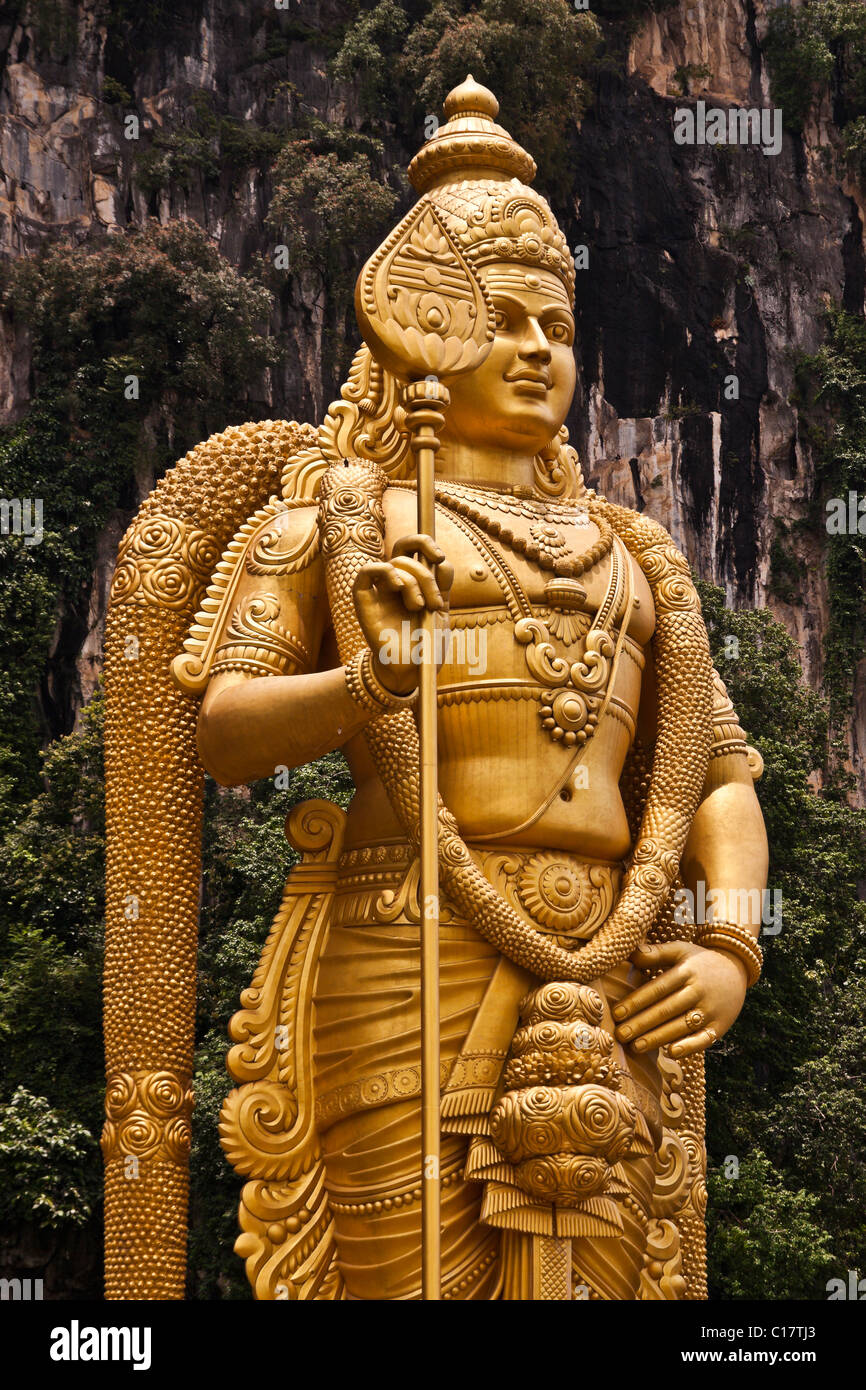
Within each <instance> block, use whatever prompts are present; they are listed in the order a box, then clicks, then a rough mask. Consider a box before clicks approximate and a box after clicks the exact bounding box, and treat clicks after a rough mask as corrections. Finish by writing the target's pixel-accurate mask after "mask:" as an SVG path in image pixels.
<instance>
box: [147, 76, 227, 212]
mask: <svg viewBox="0 0 866 1390" xmlns="http://www.w3.org/2000/svg"><path fill="white" fill-rule="evenodd" d="M219 134H220V123H219V120H218V118H217V116H216V114H215V113H214V109H213V105H212V102H211V98H210V96H209V94H208V93H207V92H204V91H201V90H195V91H193V92H191V93H190V100H189V105H188V106H187V107H186V108H185V110H184V111H183V113H182V115H181V116H180V118H179V121H178V122H176V123H175V124H174V125H173V126H171V127H170V128H167V129H159V130H157V131H156V133H155V135H154V137H153V140H152V142H151V144H150V146H149V148H148V149H146V150H143V151H142V152H141V154H139V155H137V156H136V160H135V177H136V182H137V183H138V184H139V186H140V187H141V188H142V189H143V190H144V192H145V193H147V194H154V193H156V192H158V190H159V189H160V188H167V187H168V185H169V184H171V183H178V184H180V185H181V186H182V187H183V188H185V189H187V190H189V188H190V187H191V185H192V182H193V180H194V178H196V177H201V178H204V179H217V178H219V173H220V140H219Z"/></svg>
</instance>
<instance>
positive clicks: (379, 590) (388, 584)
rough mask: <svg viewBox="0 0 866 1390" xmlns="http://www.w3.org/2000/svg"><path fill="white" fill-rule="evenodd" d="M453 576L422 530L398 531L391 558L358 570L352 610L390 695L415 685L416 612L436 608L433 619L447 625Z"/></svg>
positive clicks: (406, 691)
mask: <svg viewBox="0 0 866 1390" xmlns="http://www.w3.org/2000/svg"><path fill="white" fill-rule="evenodd" d="M419 556H424V559H423V560H422V559H420V558H417V557H419ZM425 560H427V561H429V564H425V562H424V561H425ZM453 579H454V570H453V567H452V566H451V565H450V564H449V562H448V561H447V560H446V559H445V552H444V551H443V550H442V549H441V548H440V547H439V546H438V545H437V544H436V542H435V541H434V540H432V539H431V538H430V536H425V535H414V536H403V537H402V538H401V539H400V540H399V541H397V543H396V545H395V546H394V549H393V551H392V554H391V559H390V560H382V561H376V562H372V561H371V563H370V564H368V565H364V566H363V567H362V568H361V569H360V570H359V571H358V574H357V576H356V578H355V584H354V589H353V594H354V599H355V611H356V612H357V614H358V621H359V622H360V624H361V630H362V631H363V633H364V637H365V638H366V641H367V646H368V647H369V648H370V651H371V652H372V655H373V665H374V668H375V672H376V675H377V677H378V679H379V680H381V682H382V684H383V685H384V686H385V687H386V689H388V690H390V691H392V692H393V693H394V694H395V695H410V694H411V693H412V691H413V690H414V689H415V687H416V686H417V684H418V679H419V674H420V666H419V663H418V660H417V655H416V657H415V659H414V660H413V652H415V653H417V652H418V650H419V647H420V644H419V643H417V642H416V641H415V640H414V638H415V633H416V631H417V629H418V627H419V626H420V623H419V618H420V616H421V614H422V613H424V612H425V611H427V612H431V613H436V614H437V625H439V623H440V622H441V623H444V624H446V625H447V621H448V619H447V612H448V592H449V590H450V588H451V584H452V581H453ZM404 624H405V626H404Z"/></svg>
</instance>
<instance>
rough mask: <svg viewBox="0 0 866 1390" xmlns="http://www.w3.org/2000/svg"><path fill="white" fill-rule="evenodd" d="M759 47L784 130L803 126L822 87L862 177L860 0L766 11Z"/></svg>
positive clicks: (865, 99) (865, 49)
mask: <svg viewBox="0 0 866 1390" xmlns="http://www.w3.org/2000/svg"><path fill="white" fill-rule="evenodd" d="M768 19H769V29H768V32H767V38H766V40H765V43H764V51H765V53H766V56H767V62H768V64H769V69H770V77H771V83H772V94H773V100H774V101H775V102H776V103H777V104H778V105H779V106H780V107H781V108H782V119H783V122H784V124H785V126H786V127H787V128H788V130H792V131H795V132H800V131H802V130H803V127H804V124H805V122H806V119H807V117H808V115H809V112H810V111H811V110H812V108H813V106H814V104H815V102H816V101H817V100H818V99H819V98H820V96H821V95H822V94H824V93H826V92H827V91H829V92H830V95H831V97H832V100H833V104H834V120H835V122H836V124H837V125H838V126H839V127H840V129H841V132H842V141H843V146H844V148H845V150H846V153H847V156H848V160H849V163H850V165H851V168H852V170H853V171H854V172H855V173H857V174H859V176H860V177H863V175H864V173H866V164H864V152H866V148H864V127H863V118H864V117H866V8H864V6H863V4H862V3H861V0H804V3H803V5H801V6H798V7H797V8H796V9H795V8H793V7H791V6H787V5H777V6H776V7H775V8H774V9H772V10H770V12H769V16H768Z"/></svg>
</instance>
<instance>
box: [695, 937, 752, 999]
mask: <svg viewBox="0 0 866 1390" xmlns="http://www.w3.org/2000/svg"><path fill="white" fill-rule="evenodd" d="M695 941H696V942H697V944H698V945H699V946H705V947H707V948H708V949H709V950H716V951H727V952H728V954H729V955H732V956H736V957H737V959H738V960H740V961H742V963H743V965H744V966H745V967H746V973H747V974H748V977H749V986H750V987H751V986H752V985H754V984H756V983H757V981H758V980H759V979H760V977H761V969H762V967H763V963H764V953H763V951H762V950H761V948H760V946H759V945H758V943H757V941H756V940H755V938H754V937H753V936H752V933H751V932H750V931H749V929H748V927H741V926H740V925H739V923H737V922H706V923H704V925H703V926H701V927H700V928H699V929H698V931H697V933H696V934H695Z"/></svg>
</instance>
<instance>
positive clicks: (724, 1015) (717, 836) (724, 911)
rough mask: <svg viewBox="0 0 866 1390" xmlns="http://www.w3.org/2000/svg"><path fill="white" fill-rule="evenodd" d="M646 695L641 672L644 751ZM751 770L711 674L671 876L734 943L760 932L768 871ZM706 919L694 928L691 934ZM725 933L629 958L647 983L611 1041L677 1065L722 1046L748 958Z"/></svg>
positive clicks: (754, 765) (755, 769)
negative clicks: (681, 846)
mask: <svg viewBox="0 0 866 1390" xmlns="http://www.w3.org/2000/svg"><path fill="white" fill-rule="evenodd" d="M648 666H649V663H648ZM653 690H654V685H653V679H652V671H651V669H650V670H649V672H648V680H647V683H646V689H645V693H646V695H647V701H646V704H647V708H646V709H644V708H643V701H642V710H641V714H640V716H639V719H638V729H639V731H641V737H642V738H644V739H645V740H646V741H647V742H651V741H652V737H653V728H652V726H653V718H652V710H651V709H650V708H649V707H650V706H651V705H652V703H653ZM759 767H760V757H759V756H758V754H756V753H754V752H753V750H751V749H749V748H748V747H747V745H746V740H745V735H744V734H743V731H742V729H741V728H740V727H739V725H738V724H737V718H736V715H735V713H734V710H733V706H732V705H731V702H730V700H729V699H728V696H727V692H726V691H725V687H724V685H723V683H722V681H721V679H720V678H719V677H718V675H717V674H716V673H715V672H714V703H713V747H712V756H711V758H710V762H709V767H708V770H707V776H706V780H705V783H704V787H703V791H702V795H701V801H700V804H699V806H698V809H697V812H696V814H695V817H694V820H693V821H692V826H691V830H690V832H689V836H688V839H687V841H686V846H685V850H684V852H683V856H682V860H681V863H680V872H681V876H682V880H683V884H684V887H685V888H686V890H687V891H688V892H689V893H691V894H692V895H693V897H692V905H693V907H694V909H695V913H696V917H697V918H698V919H701V910H700V908H701V905H706V918H709V917H710V916H711V915H712V916H713V917H714V918H715V919H717V920H718V919H722V920H724V921H725V922H726V923H733V924H734V926H733V929H732V930H733V932H734V933H736V931H737V930H738V929H739V928H741V927H742V928H745V929H746V931H747V932H748V934H749V935H750V936H751V937H753V938H757V936H758V935H759V933H760V930H761V908H762V893H763V889H764V886H765V884H766V881H767V865H768V850H767V836H766V831H765V829H764V820H763V816H762V815H761V808H760V806H759V804H758V798H757V797H756V795H755V789H754V777H755V776H757V775H759ZM706 918H705V919H704V921H700V920H699V927H698V932H699V933H700V931H701V927H702V926H703V925H704V922H705V920H706ZM730 931H731V929H730V928H729V934H728V936H727V937H725V936H722V937H716V936H713V937H709V938H706V945H702V944H699V943H698V942H697V941H695V942H685V941H668V942H664V943H662V944H660V945H652V946H645V947H640V948H638V950H636V951H635V952H634V954H633V955H632V960H633V961H634V963H635V964H636V965H637V966H638V967H639V968H640V969H641V970H644V971H646V972H647V973H648V974H650V975H651V976H652V978H651V979H650V981H649V982H648V983H647V984H645V985H642V986H640V987H639V988H638V989H636V990H635V991H634V992H633V993H632V994H630V995H628V996H627V997H626V998H625V999H623V1000H622V1001H621V1002H620V1003H619V1004H618V1005H617V1007H616V1008H615V1009H614V1018H615V1019H616V1021H617V1027H616V1036H617V1038H618V1039H619V1041H620V1042H622V1043H624V1044H627V1045H628V1046H630V1047H632V1048H634V1050H635V1051H637V1052H646V1051H648V1050H649V1049H651V1048H656V1047H660V1046H663V1045H667V1046H669V1047H670V1050H671V1055H672V1056H674V1057H684V1056H687V1055H688V1054H689V1053H692V1052H698V1051H702V1050H703V1049H704V1048H706V1047H708V1046H710V1045H711V1044H712V1043H713V1042H715V1041H716V1039H717V1038H720V1037H722V1036H723V1035H724V1034H725V1033H726V1032H727V1030H728V1029H729V1028H730V1027H731V1025H732V1024H733V1023H734V1021H735V1020H736V1018H737V1016H738V1015H739V1013H740V1010H741V1009H742V1007H743V1001H744V1000H745V997H746V989H747V987H748V983H749V967H748V966H747V964H746V963H745V962H746V959H747V958H748V955H749V950H751V949H753V948H749V950H744V948H743V947H742V946H740V945H738V944H737V942H736V940H735V939H734V940H733V942H732V941H731V937H730ZM725 946H727V947H728V949H725Z"/></svg>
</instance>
